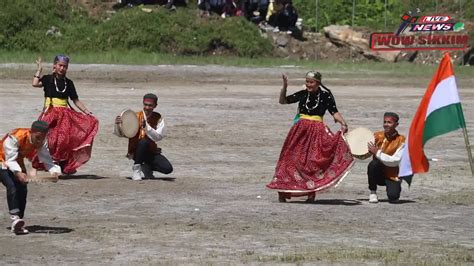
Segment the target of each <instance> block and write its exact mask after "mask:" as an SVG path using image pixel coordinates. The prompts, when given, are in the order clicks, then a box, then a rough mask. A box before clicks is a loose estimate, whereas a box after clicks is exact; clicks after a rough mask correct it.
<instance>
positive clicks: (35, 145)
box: [0, 120, 61, 235]
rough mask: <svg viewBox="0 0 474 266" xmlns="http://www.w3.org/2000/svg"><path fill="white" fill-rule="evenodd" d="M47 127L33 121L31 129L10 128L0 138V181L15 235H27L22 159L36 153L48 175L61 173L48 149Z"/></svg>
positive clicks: (44, 123)
mask: <svg viewBox="0 0 474 266" xmlns="http://www.w3.org/2000/svg"><path fill="white" fill-rule="evenodd" d="M48 130H49V125H48V123H46V122H44V121H39V120H38V121H35V122H33V124H32V125H31V128H17V129H14V130H12V131H11V132H10V133H8V134H7V135H5V136H4V137H3V138H2V140H1V141H0V164H1V169H0V180H1V181H2V183H3V185H4V186H5V187H6V189H7V204H8V210H9V213H10V215H11V216H10V218H11V220H12V226H11V231H12V232H13V233H15V234H17V235H18V234H28V230H27V229H26V228H25V221H24V220H23V217H24V215H25V209H26V196H27V193H28V188H27V183H28V182H27V175H26V174H27V172H26V167H25V162H24V158H25V157H26V158H27V159H28V160H30V161H31V160H32V159H33V157H34V156H35V154H38V157H39V160H40V161H41V162H42V163H43V165H44V166H45V167H46V169H48V171H49V172H50V173H51V174H54V175H59V174H61V167H59V165H55V164H54V163H53V160H52V159H51V155H50V154H49V151H48V143H47V141H46V135H47V134H48Z"/></svg>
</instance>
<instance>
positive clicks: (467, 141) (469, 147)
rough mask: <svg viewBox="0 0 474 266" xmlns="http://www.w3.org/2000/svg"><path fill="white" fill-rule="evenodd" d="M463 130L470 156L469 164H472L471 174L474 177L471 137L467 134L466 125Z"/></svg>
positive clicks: (468, 155)
mask: <svg viewBox="0 0 474 266" xmlns="http://www.w3.org/2000/svg"><path fill="white" fill-rule="evenodd" d="M462 132H463V135H464V142H465V143H466V149H467V157H468V158H469V165H470V166H471V174H472V176H473V177H474V162H473V159H472V150H471V145H470V144H469V137H468V135H467V128H466V126H465V127H463V128H462Z"/></svg>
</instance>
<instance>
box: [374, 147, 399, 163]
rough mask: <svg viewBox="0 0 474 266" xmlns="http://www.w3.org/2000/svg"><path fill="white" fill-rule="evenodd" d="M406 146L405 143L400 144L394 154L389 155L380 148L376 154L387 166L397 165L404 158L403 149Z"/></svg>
mask: <svg viewBox="0 0 474 266" xmlns="http://www.w3.org/2000/svg"><path fill="white" fill-rule="evenodd" d="M404 148H405V144H403V145H402V146H400V147H399V148H398V149H397V150H396V151H395V152H394V153H393V155H388V154H386V153H383V152H382V150H378V151H377V153H376V154H375V157H376V158H377V159H379V160H380V161H381V162H382V163H383V164H384V165H385V166H388V167H396V166H398V164H399V163H400V160H401V158H402V153H403V149H404Z"/></svg>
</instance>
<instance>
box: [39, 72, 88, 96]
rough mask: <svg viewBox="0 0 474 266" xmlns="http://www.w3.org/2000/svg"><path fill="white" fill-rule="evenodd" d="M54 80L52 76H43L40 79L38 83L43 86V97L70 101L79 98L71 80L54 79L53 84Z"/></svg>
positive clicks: (63, 78)
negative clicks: (68, 99)
mask: <svg viewBox="0 0 474 266" xmlns="http://www.w3.org/2000/svg"><path fill="white" fill-rule="evenodd" d="M54 79H55V78H54V76H53V75H44V76H43V77H41V79H40V81H41V83H42V84H43V90H44V97H47V98H60V99H67V98H70V99H71V100H76V99H78V98H79V96H77V92H76V87H74V83H73V82H72V80H70V79H68V78H66V77H62V78H56V84H55V82H54Z"/></svg>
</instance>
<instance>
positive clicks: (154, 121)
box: [128, 111, 161, 154]
mask: <svg viewBox="0 0 474 266" xmlns="http://www.w3.org/2000/svg"><path fill="white" fill-rule="evenodd" d="M136 114H137V117H138V125H139V130H138V133H137V134H136V135H135V137H133V138H131V139H129V140H128V153H129V154H135V150H136V149H137V144H138V141H139V140H142V139H146V140H147V142H148V149H149V151H150V152H151V153H159V151H160V149H159V148H158V145H156V142H154V141H153V140H151V139H150V138H148V136H147V135H146V132H145V129H144V128H143V122H144V120H145V114H144V113H143V112H141V111H140V112H137V113H136ZM160 120H161V115H160V114H159V113H157V112H153V113H152V114H151V116H150V117H149V118H148V119H147V120H146V121H147V123H148V124H149V125H150V126H151V127H152V128H154V129H156V127H157V126H158V123H159V122H160Z"/></svg>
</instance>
